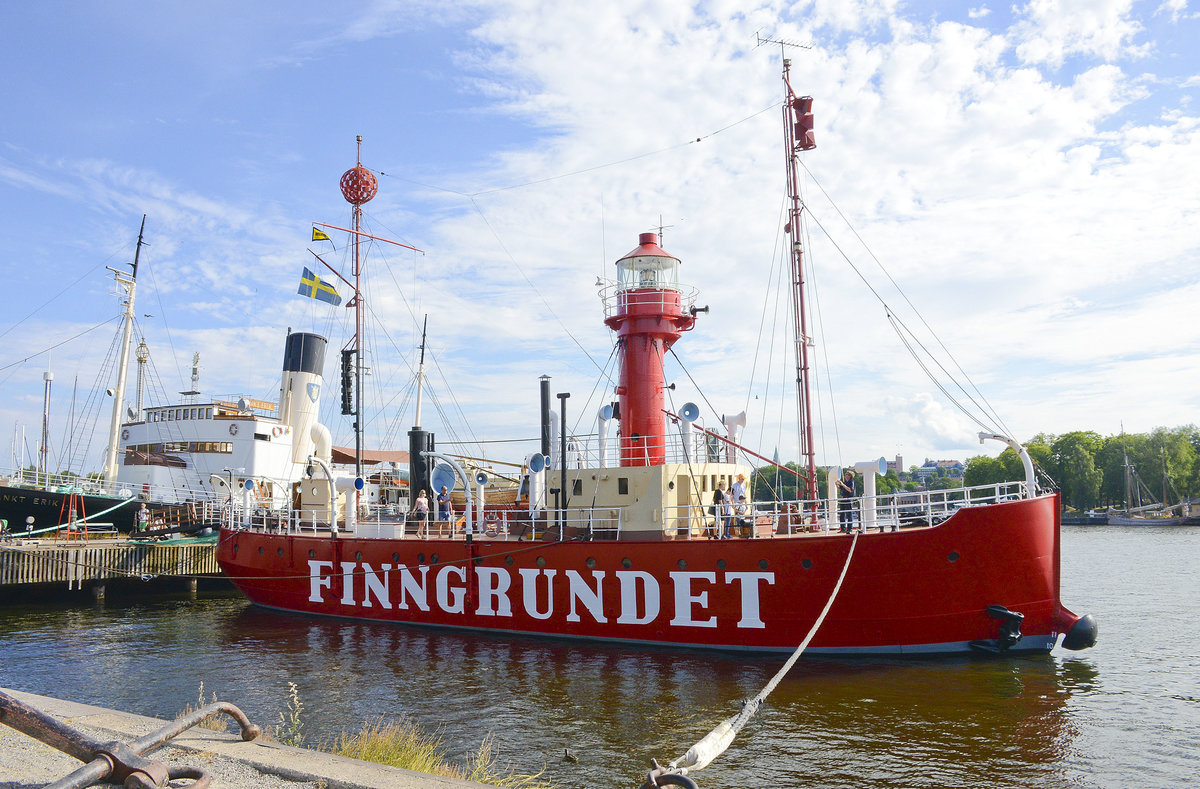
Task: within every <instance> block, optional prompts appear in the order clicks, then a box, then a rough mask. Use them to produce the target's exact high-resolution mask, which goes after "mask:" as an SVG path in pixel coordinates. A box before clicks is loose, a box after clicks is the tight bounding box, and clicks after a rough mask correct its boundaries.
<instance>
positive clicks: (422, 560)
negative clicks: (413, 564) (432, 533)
mask: <svg viewBox="0 0 1200 789" xmlns="http://www.w3.org/2000/svg"><path fill="white" fill-rule="evenodd" d="M417 564H425V554H423V553H418V554H417Z"/></svg>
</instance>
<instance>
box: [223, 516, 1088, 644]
mask: <svg viewBox="0 0 1200 789" xmlns="http://www.w3.org/2000/svg"><path fill="white" fill-rule="evenodd" d="M1058 511H1059V506H1058V496H1057V495H1046V496H1041V497H1038V498H1035V499H1026V500H1020V501H1013V502H1007V503H1001V504H994V505H990V506H983V507H973V508H967V509H963V510H960V511H958V512H957V513H955V514H954V515H953V516H952V517H951V518H949V519H948V520H947V521H945V522H944V523H942V524H940V525H937V526H933V527H920V528H908V529H903V530H901V531H898V532H885V533H867V534H862V535H860V536H859V537H858V540H857V545H856V546H855V549H854V555H853V557H852V559H851V561H850V563H849V567H848V570H847V573H846V577H845V580H844V582H843V584H842V586H841V588H840V590H839V591H838V593H837V595H836V599H835V600H834V603H833V606H832V608H831V609H830V612H829V614H828V616H827V617H826V619H825V621H824V623H823V624H822V626H821V628H820V629H819V631H818V632H817V633H816V636H815V637H814V639H813V641H812V643H811V646H810V647H809V650H808V651H809V652H820V653H848V654H853V653H950V652H965V651H971V650H972V649H983V650H988V651H1008V652H1049V651H1050V650H1051V649H1052V648H1053V647H1054V646H1055V644H1056V642H1057V640H1058V636H1059V635H1060V634H1063V633H1066V632H1067V631H1068V630H1070V628H1071V627H1072V626H1073V625H1075V623H1076V622H1077V621H1078V620H1079V619H1080V617H1078V616H1076V615H1075V614H1073V613H1071V612H1070V611H1068V610H1067V609H1066V608H1064V607H1063V606H1062V604H1061V603H1060V601H1059V522H1058V515H1057V513H1058ZM851 544H852V538H851V537H850V536H847V535H843V534H812V535H802V536H794V537H782V536H780V537H775V538H768V539H733V540H719V541H712V540H704V539H691V540H675V541H625V540H622V541H611V542H609V541H592V542H580V541H538V542H528V541H526V542H518V541H513V540H508V541H504V540H488V539H482V540H476V541H474V542H469V543H468V542H466V541H464V540H461V539H459V540H449V539H420V538H414V537H405V538H402V539H359V538H354V537H352V536H351V537H346V536H339V537H336V538H331V537H330V536H329V535H328V534H325V535H311V534H309V535H305V534H278V533H266V532H259V531H239V530H229V529H223V530H222V531H221V538H220V542H219V545H218V549H217V559H218V561H219V562H220V564H221V567H222V569H223V570H224V571H225V573H226V574H227V575H228V576H229V578H230V579H231V580H232V581H233V583H234V584H236V585H237V587H238V588H239V589H240V590H241V591H242V592H243V593H244V594H245V595H246V596H247V597H248V598H249V599H250V600H251V601H253V602H254V603H257V604H259V605H262V606H266V607H270V608H276V609H282V610H287V611H295V612H299V613H305V614H317V615H327V616H339V617H350V618H356V619H373V620H381V621H388V622H397V623H404V624H414V625H425V626H435V627H453V628H468V629H476V630H487V631H495V632H505V633H521V634H533V635H543V636H553V637H568V638H585V639H594V640H605V641H623V642H633V643H643V644H662V645H682V646H687V647H700V648H715V649H726V650H754V651H775V650H788V651H790V650H792V649H794V648H795V647H796V646H797V645H798V644H799V643H800V642H801V641H802V640H803V639H804V637H805V636H806V635H807V634H808V632H809V630H810V629H811V628H812V626H813V623H814V622H815V621H816V619H817V617H818V616H819V614H820V612H821V609H822V608H823V607H824V606H825V604H826V602H827V601H828V600H829V598H830V596H831V595H832V594H833V592H834V589H835V587H836V585H837V581H838V577H839V575H840V574H841V572H842V568H843V567H844V566H845V565H846V558H847V555H848V553H849V551H850V548H851ZM989 606H1003V607H1004V608H1006V609H1008V610H1009V611H1014V612H1019V613H1020V614H1022V615H1023V617H1024V619H1023V621H1022V622H1021V623H1020V630H1021V633H1022V637H1021V638H1020V639H1019V640H1016V641H1015V643H1011V644H1010V643H1005V639H1004V638H1003V636H1004V633H1003V631H1002V626H1003V621H1002V620H1001V619H999V618H996V617H995V616H994V615H989V613H988V607H989ZM1008 641H1009V642H1011V641H1012V639H1011V638H1010V639H1008Z"/></svg>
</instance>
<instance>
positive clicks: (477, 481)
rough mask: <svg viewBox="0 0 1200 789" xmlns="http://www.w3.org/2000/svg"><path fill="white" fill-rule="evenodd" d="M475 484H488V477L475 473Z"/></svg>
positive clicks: (478, 472)
mask: <svg viewBox="0 0 1200 789" xmlns="http://www.w3.org/2000/svg"><path fill="white" fill-rule="evenodd" d="M475 484H476V485H486V484H488V475H487V474H485V473H484V472H482V471H476V472H475Z"/></svg>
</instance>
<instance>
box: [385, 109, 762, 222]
mask: <svg viewBox="0 0 1200 789" xmlns="http://www.w3.org/2000/svg"><path fill="white" fill-rule="evenodd" d="M781 106H783V101H782V100H781V101H777V102H774V103H773V104H770V105H768V106H766V107H764V108H763V109H761V110H758V111H757V112H754V113H751V114H750V115H747V116H746V117H744V118H742V119H740V120H736V121H733V122H732V123H728V124H726V125H724V126H722V127H720V128H718V129H716V130H714V131H711V132H709V133H708V134H703V135H701V136H699V137H696V138H693V139H688V140H685V141H683V142H679V143H675V144H674V145H668V146H666V147H665V148H659V149H657V150H653V151H646V152H645V153H639V154H635V155H633V156H627V157H625V158H624V159H616V160H613V161H610V162H605V163H604V164H597V165H593V166H592V167H585V168H583V169H580V170H572V171H571V172H566V173H560V174H558V175H550V176H547V177H545V178H538V179H535V180H533V181H525V182H523V183H519V184H509V185H508V186H497V187H493V188H491V189H480V190H477V191H474V192H462V191H459V190H457V189H450V188H449V187H445V186H436V185H434V184H427V183H423V182H421V181H414V180H412V179H410V178H404V177H403V176H398V175H391V174H390V173H385V172H384V171H383V170H373V171H372V172H375V173H377V174H378V175H381V176H383V177H385V178H395V179H397V180H400V181H404V182H406V183H410V184H414V185H416V186H420V187H423V188H425V189H433V190H434V191H438V192H446V193H447V194H453V195H458V196H459V197H466V198H469V199H470V198H475V197H479V196H482V195H489V194H495V193H496V192H507V191H511V190H513V189H524V188H525V187H527V186H537V185H539V184H544V183H549V182H551V181H559V180H562V179H564V178H571V177H573V176H576V175H584V174H586V173H593V172H596V171H597V170H603V169H606V168H609V167H616V166H618V165H622V164H628V163H629V162H636V161H638V160H639V159H646V158H648V157H651V156H657V155H659V154H663V153H668V152H670V151H674V150H678V149H679V148H686V147H687V146H689V145H695V144H697V143H699V142H702V141H704V140H707V139H709V138H710V137H715V136H717V135H718V134H721V133H722V132H726V131H729V130H730V129H732V128H734V127H735V126H740V125H741V124H743V123H745V122H747V121H750V120H753V119H754V118H757V117H758V116H759V115H762V114H763V113H764V112H770V111H771V110H774V109H777V108H779V107H781ZM472 202H473V200H472Z"/></svg>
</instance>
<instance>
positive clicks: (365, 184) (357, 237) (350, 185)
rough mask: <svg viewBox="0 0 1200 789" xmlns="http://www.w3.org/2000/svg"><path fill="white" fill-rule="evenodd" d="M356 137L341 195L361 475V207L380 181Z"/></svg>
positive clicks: (356, 449)
mask: <svg viewBox="0 0 1200 789" xmlns="http://www.w3.org/2000/svg"><path fill="white" fill-rule="evenodd" d="M355 140H356V141H357V143H358V152H357V156H356V164H355V165H354V167H353V168H352V169H350V170H347V171H346V172H345V173H343V174H342V197H344V198H346V202H348V203H350V204H351V205H352V206H354V297H353V298H352V299H350V303H349V304H347V305H346V306H347V307H354V338H353V339H352V340H351V341H350V342H349V343H348V344H347V346H346V348H345V350H353V351H354V411H353V413H354V475H355V476H357V477H361V476H362V473H363V460H362V450H363V418H362V385H363V354H362V348H363V341H362V335H363V315H364V314H365V306H366V305H365V304H364V302H363V295H362V287H361V286H362V253H361V245H362V207H363V203H365V202H367V201H369V200H370V199H371V198H373V197H374V196H375V194H376V192H378V191H379V182H378V181H377V180H375V176H374V174H373V173H371V171H370V170H368V169H367V168H365V167H363V166H362V135H361V134H360V135H358V136H357V137H356V138H355Z"/></svg>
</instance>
